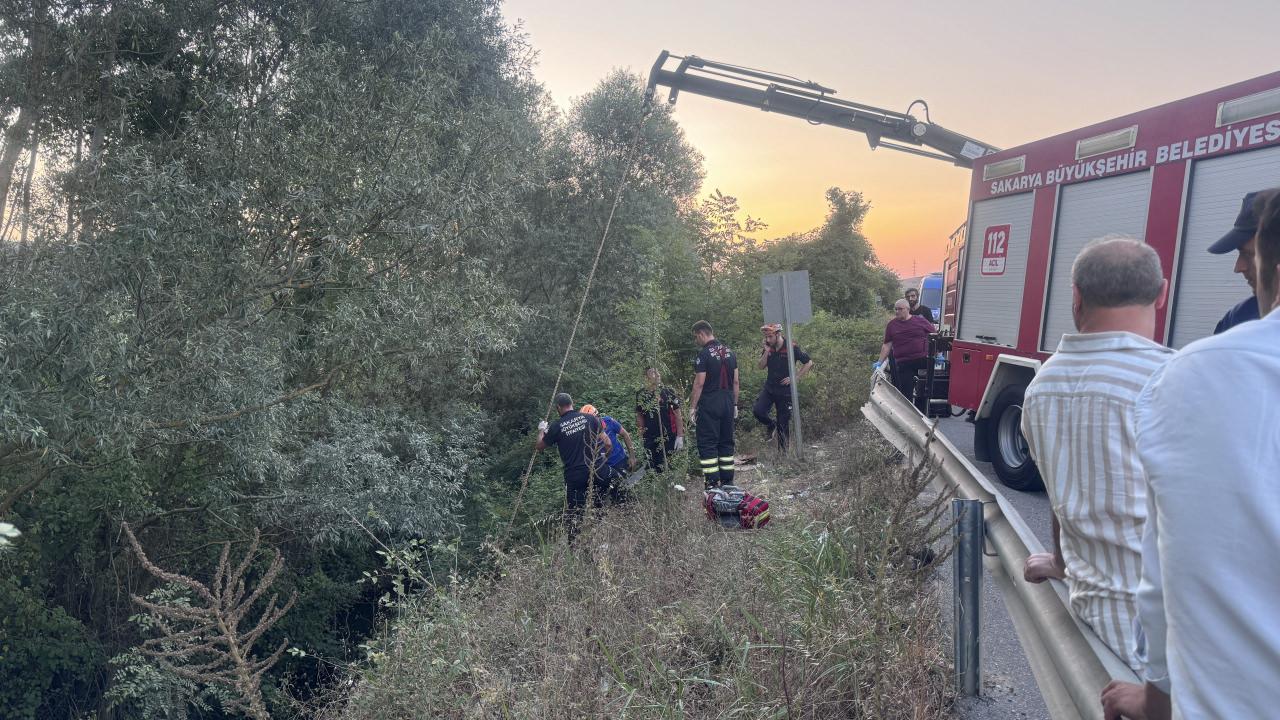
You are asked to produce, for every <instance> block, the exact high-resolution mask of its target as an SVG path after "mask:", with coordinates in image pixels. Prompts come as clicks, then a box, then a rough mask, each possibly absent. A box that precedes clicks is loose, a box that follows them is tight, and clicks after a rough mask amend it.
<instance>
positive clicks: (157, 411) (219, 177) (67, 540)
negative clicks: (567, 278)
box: [0, 0, 549, 717]
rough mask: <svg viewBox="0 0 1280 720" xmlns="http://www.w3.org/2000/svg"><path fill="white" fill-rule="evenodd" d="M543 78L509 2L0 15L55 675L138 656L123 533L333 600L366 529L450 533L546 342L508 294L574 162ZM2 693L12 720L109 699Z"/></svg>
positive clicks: (22, 446)
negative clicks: (490, 424)
mask: <svg viewBox="0 0 1280 720" xmlns="http://www.w3.org/2000/svg"><path fill="white" fill-rule="evenodd" d="M50 47H57V48H58V51H57V52H52V51H49V48H50ZM528 68H529V56H528V51H527V49H526V48H525V47H524V46H523V45H522V42H521V40H520V39H519V38H518V37H515V36H513V35H512V34H511V33H510V32H509V31H508V30H507V29H506V28H505V26H504V25H503V22H502V19H501V17H500V15H499V14H498V8H497V3H496V1H495V0H442V1H439V2H420V1H418V0H371V1H370V2H362V3H346V2H331V1H329V0H282V1H277V2H267V1H266V0H259V1H252V0H250V1H244V0H230V1H229V2H228V1H227V0H218V1H214V0H194V1H192V0H185V1H184V2H178V1H177V0H154V1H152V0H148V1H143V0H96V1H95V0H77V1H72V0H24V1H22V2H4V3H0V105H2V106H3V109H4V113H3V115H4V116H5V117H6V122H7V125H6V126H5V127H4V133H5V135H4V140H5V146H4V148H3V150H2V151H0V181H3V184H4V187H0V191H3V192H0V196H3V197H5V198H6V199H7V201H8V207H9V211H8V213H7V217H5V218H4V220H5V222H4V223H3V225H4V232H5V235H4V236H3V238H2V239H0V520H3V521H4V522H6V523H12V524H13V525H14V526H16V527H17V528H18V529H19V530H21V531H22V534H21V536H20V537H18V538H17V539H16V540H15V541H14V542H15V546H16V547H15V552H11V553H4V556H3V557H0V563H4V564H5V565H3V566H2V567H0V575H9V574H13V575H14V577H17V578H21V579H19V580H18V581H17V583H16V584H15V585H13V586H12V587H10V588H8V589H6V591H5V592H6V594H5V595H4V597H5V598H6V599H12V598H18V599H19V600H20V601H21V602H22V603H26V604H25V605H22V606H23V607H29V608H30V611H29V612H25V611H24V612H25V614H22V615H20V616H16V617H15V618H13V619H12V621H11V624H10V626H9V627H11V628H17V629H19V630H26V631H28V632H33V633H34V632H37V631H39V628H41V627H45V626H49V627H54V626H55V625H56V626H57V627H63V626H64V625H65V624H66V623H65V622H64V621H63V620H61V619H56V618H55V615H54V614H50V613H54V611H55V610H56V611H57V613H61V612H62V610H61V608H67V609H68V611H69V612H71V613H72V614H73V615H75V621H78V622H82V623H84V625H85V627H87V628H88V629H89V635H90V637H91V641H92V643H94V644H93V647H92V648H91V652H90V650H83V649H82V650H78V651H77V652H84V653H90V654H93V657H94V658H95V659H94V660H93V661H85V662H77V663H72V662H71V661H70V660H65V659H64V660H56V662H55V660H49V662H48V663H47V664H46V665H45V666H43V667H71V666H73V665H74V666H78V667H79V668H81V672H82V673H86V674H88V675H90V676H92V674H93V673H95V672H99V673H101V672H103V671H102V670H101V668H103V667H105V664H104V663H103V661H104V659H105V658H107V657H109V656H110V655H111V654H112V653H115V652H118V651H119V650H120V649H122V648H125V647H128V646H129V645H130V644H132V643H135V642H136V633H134V631H132V630H130V629H129V628H128V623H127V622H126V618H127V616H128V612H129V611H128V609H127V607H124V606H122V605H121V603H122V602H123V603H126V604H127V600H120V598H126V599H127V597H128V595H129V593H133V594H137V595H140V596H145V595H146V594H147V592H148V589H149V583H151V582H153V581H152V580H150V579H148V578H147V577H146V576H145V574H143V573H141V572H138V571H137V568H134V569H133V570H129V571H126V570H124V569H122V568H125V567H127V566H128V565H129V560H128V557H127V554H125V553H124V552H123V550H122V546H121V544H120V542H119V533H118V530H117V529H118V527H119V523H120V522H122V521H129V522H130V523H132V525H133V527H134V528H135V529H136V530H137V533H138V537H139V539H140V540H142V541H143V542H144V543H145V544H146V545H147V546H148V547H151V548H158V549H160V550H161V551H167V552H165V553H164V557H165V558H166V562H167V563H169V565H170V566H172V567H175V571H178V572H182V573H184V574H185V575H188V576H191V577H200V576H201V573H208V572H210V571H211V564H212V563H211V561H212V560H214V558H212V557H210V556H209V553H208V550H207V548H208V547H216V546H217V544H219V543H222V542H226V541H233V542H234V541H243V540H244V539H245V538H247V537H248V536H249V534H250V533H251V532H252V531H253V530H254V529H255V528H261V530H262V537H263V539H264V541H265V542H268V543H270V544H272V545H274V546H276V547H281V548H284V551H285V552H286V554H287V555H288V556H289V561H290V562H289V567H290V568H291V572H292V568H295V567H299V568H310V570H305V571H304V570H299V571H298V572H299V573H304V572H311V573H313V576H310V577H315V578H321V579H323V578H325V577H334V578H336V577H338V576H339V571H341V572H343V573H347V574H348V575H350V574H351V569H350V568H348V567H346V566H345V565H342V564H341V563H339V564H337V565H330V566H326V565H325V564H324V563H326V562H332V561H333V559H334V558H338V557H339V556H338V555H333V554H330V555H324V554H323V553H324V552H325V551H323V550H322V549H321V548H324V547H328V548H331V550H329V551H328V552H330V553H348V552H350V548H352V547H367V546H368V545H369V541H368V538H367V537H366V536H365V530H364V529H362V528H360V527H358V526H357V525H356V524H355V522H353V520H352V516H353V515H354V516H356V517H357V518H358V519H359V520H360V522H361V523H362V524H363V526H364V528H367V529H369V530H370V531H373V532H379V533H384V534H387V535H392V536H395V535H400V536H413V537H432V536H437V535H448V534H453V533H456V531H457V527H456V521H457V511H458V508H459V506H460V503H461V502H462V498H463V493H464V480H465V479H466V478H468V477H469V476H470V475H472V474H474V473H476V472H478V470H479V468H478V466H477V460H478V457H479V455H480V453H481V452H482V451H483V447H482V444H481V442H480V437H481V435H482V432H483V428H484V426H485V424H486V422H487V421H488V420H487V416H486V415H485V414H484V409H483V408H482V407H481V405H482V404H483V401H484V396H485V390H486V387H487V384H488V383H489V382H490V380H491V374H492V372H493V369H494V368H493V364H492V363H491V362H490V361H489V356H490V355H491V354H500V353H503V352H507V351H509V350H511V349H512V348H513V347H514V343H515V342H516V339H517V337H518V332H519V331H520V327H521V324H522V323H523V322H525V321H526V320H528V319H529V318H530V317H531V312H530V310H529V309H528V306H527V304H526V303H522V302H521V300H520V297H519V294H518V293H513V292H512V289H513V286H512V285H511V284H510V282H509V278H506V277H503V275H502V270H503V264H504V263H506V262H508V258H510V257H511V254H512V252H513V251H514V250H513V249H514V247H515V243H516V242H517V241H518V239H519V233H520V229H521V228H528V227H530V211H529V209H528V208H529V202H528V201H529V198H530V197H531V196H532V195H534V194H535V193H536V192H538V191H539V190H538V188H539V186H540V184H541V178H540V176H539V174H538V172H536V169H537V168H539V167H541V166H542V164H543V159H542V158H543V155H544V153H545V152H546V147H547V144H548V142H549V140H548V138H547V137H546V133H547V129H548V118H547V115H546V112H545V110H544V109H543V100H542V94H541V90H540V88H539V87H538V86H537V85H536V84H535V83H534V82H533V81H532V79H531V77H530V76H529V71H528ZM14 143H16V145H15V144H14ZM15 147H16V148H18V149H19V150H20V151H21V152H14V153H11V152H10V150H11V149H13V148H15ZM11 155H12V156H13V157H15V158H16V159H15V160H14V162H13V163H12V164H11V165H10V164H9V163H8V158H10V156H11ZM32 155H35V156H37V157H38V159H39V161H38V163H37V164H35V165H34V166H33V167H34V168H35V169H37V170H39V171H38V172H32V173H26V172H25V168H26V166H25V165H23V162H24V161H23V158H26V157H31V156H32ZM6 166H7V167H8V169H7V170H6ZM531 168H533V169H535V172H533V173H531V172H530V169H531ZM19 228H22V229H24V232H25V236H23V235H20V234H19V232H18V230H19ZM317 542H318V543H320V545H319V546H316V545H313V543H317ZM202 548H204V549H202ZM368 554H369V555H372V552H369V553H368ZM354 574H355V575H356V576H357V577H358V575H359V572H358V569H357V570H356V572H355V573H354ZM283 582H285V583H286V584H291V585H292V584H296V583H302V582H315V583H319V582H320V580H315V581H312V580H310V579H307V578H303V577H302V576H301V575H298V576H293V575H291V576H290V577H289V578H286V579H284V580H283ZM120 585H124V586H126V587H120ZM122 590H123V591H124V592H121V591H122ZM113 598H114V599H113ZM308 601H311V602H314V603H315V607H328V606H326V605H325V601H324V600H323V598H307V597H304V598H303V604H302V606H300V608H299V609H296V610H295V611H294V615H296V616H298V619H299V621H301V618H302V617H304V615H302V613H304V612H306V610H305V606H306V605H307V604H308ZM332 609H335V610H336V609H340V608H332ZM55 614H56V613H55ZM61 617H62V615H57V618H61ZM42 618H44V619H42ZM290 619H294V618H292V617H291V618H290ZM55 620H56V622H55ZM311 620H312V621H313V622H314V623H315V624H318V625H320V626H321V627H324V626H325V624H326V623H328V622H329V621H330V618H327V617H312V618H311ZM42 623H44V624H42ZM67 637H71V634H68V635H67ZM76 637H79V636H76ZM68 642H70V641H68ZM76 642H83V641H81V640H77V641H76ZM56 646H57V645H56V643H53V642H52V641H50V642H46V643H45V644H44V645H43V646H42V647H34V646H33V648H32V650H31V652H33V653H45V652H52V651H51V650H48V648H53V647H56ZM78 647H79V646H78ZM17 656H19V657H20V656H21V653H19V654H18V655H17ZM69 657H71V655H68V658H69ZM76 657H79V656H78V655H77V656H76ZM5 662H6V661H5V660H4V659H0V675H3V676H5V677H6V678H19V679H20V680H14V681H13V682H9V681H6V683H4V684H3V687H2V688H0V703H3V704H5V706H6V707H8V708H10V709H11V710H12V711H13V712H15V713H16V714H17V716H18V717H22V716H24V715H25V716H33V715H38V716H40V717H59V716H72V715H77V716H78V715H79V711H78V710H77V709H76V708H77V707H82V706H80V705H77V703H81V702H85V701H92V698H93V697H96V695H95V693H99V692H100V691H101V690H102V688H103V686H104V685H105V684H107V682H108V680H107V679H106V677H105V676H104V675H101V674H100V675H99V676H98V677H97V679H94V678H93V677H89V678H88V679H85V678H84V677H78V679H77V680H76V682H77V683H79V684H77V685H76V686H75V688H76V689H75V690H74V691H71V690H68V689H67V688H68V687H69V686H67V685H65V684H59V683H64V680H65V678H62V676H60V675H59V672H60V671H59V672H52V671H50V672H43V671H41V670H40V667H42V666H39V665H37V664H36V663H34V662H31V663H29V664H28V665H29V667H28V668H24V673H25V674H23V673H19V672H18V669H17V668H10V667H6V666H5ZM95 663H97V664H96V665H95ZM60 678H62V679H60ZM42 683H43V685H42ZM52 687H59V688H61V690H59V691H52V690H50V688H52Z"/></svg>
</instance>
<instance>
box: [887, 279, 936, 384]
mask: <svg viewBox="0 0 1280 720" xmlns="http://www.w3.org/2000/svg"><path fill="white" fill-rule="evenodd" d="M934 330H935V328H934V327H933V323H931V322H929V321H928V320H925V319H924V318H922V317H920V316H919V315H912V314H911V305H910V304H909V303H908V302H907V301H906V300H899V301H898V302H896V303H894V304H893V319H892V320H890V321H889V324H888V325H885V327H884V345H881V346H880V359H879V360H877V361H876V364H875V367H877V368H879V367H880V366H881V365H883V364H884V362H885V359H886V358H888V357H889V353H890V352H892V353H893V363H894V365H895V366H896V372H895V373H894V378H893V384H894V385H895V386H896V387H897V388H898V392H900V393H902V394H903V396H904V397H906V398H907V399H908V400H911V399H912V397H913V391H914V390H915V386H916V373H917V372H919V371H920V370H924V369H926V368H927V367H928V366H929V360H930V358H929V336H930V335H931V334H933V332H934Z"/></svg>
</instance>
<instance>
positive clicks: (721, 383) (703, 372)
mask: <svg viewBox="0 0 1280 720" xmlns="http://www.w3.org/2000/svg"><path fill="white" fill-rule="evenodd" d="M693 340H694V342H696V343H697V344H698V345H699V346H701V347H702V351H701V352H699V353H698V357H697V359H696V360H694V361H693V372H694V376H693V395H692V396H691V397H690V399H689V415H691V416H692V417H693V418H694V420H695V422H696V423H697V432H698V460H699V462H700V463H701V465H702V481H703V484H704V485H705V486H706V487H707V488H713V487H720V486H721V485H732V484H733V419H734V418H735V417H737V415H738V358H737V356H736V355H734V354H733V351H732V350H730V349H729V346H728V345H725V344H724V343H722V342H720V341H719V340H717V339H716V336H715V333H714V332H713V331H712V329H711V325H710V323H708V322H707V321H706V320H699V321H698V322H696V323H694V324H693Z"/></svg>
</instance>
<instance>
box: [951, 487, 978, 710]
mask: <svg viewBox="0 0 1280 720" xmlns="http://www.w3.org/2000/svg"><path fill="white" fill-rule="evenodd" d="M951 517H952V518H953V519H954V520H955V530H954V531H953V536H954V538H955V551H954V552H955V567H954V570H953V571H952V573H951V577H952V584H953V586H954V588H953V589H954V593H953V604H954V606H955V641H956V643H955V644H956V648H955V658H956V692H958V693H960V695H963V696H968V697H972V696H974V695H977V694H978V690H979V686H980V685H981V682H982V665H981V654H980V652H979V650H980V646H981V643H980V642H979V640H980V628H981V620H982V547H983V532H982V524H983V523H982V501H981V500H963V499H960V498H955V499H953V500H952V501H951Z"/></svg>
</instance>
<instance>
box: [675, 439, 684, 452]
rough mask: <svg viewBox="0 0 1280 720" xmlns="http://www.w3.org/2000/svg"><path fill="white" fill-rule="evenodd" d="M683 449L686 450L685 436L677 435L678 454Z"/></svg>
mask: <svg viewBox="0 0 1280 720" xmlns="http://www.w3.org/2000/svg"><path fill="white" fill-rule="evenodd" d="M683 449H684V436H683V435H677V436H676V452H680V451H681V450H683Z"/></svg>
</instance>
